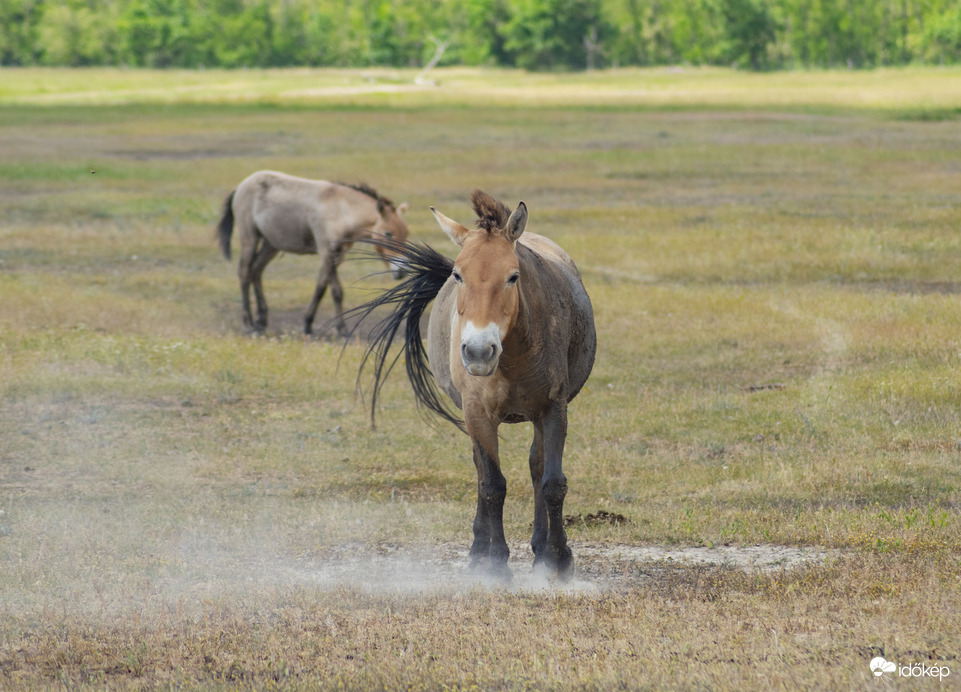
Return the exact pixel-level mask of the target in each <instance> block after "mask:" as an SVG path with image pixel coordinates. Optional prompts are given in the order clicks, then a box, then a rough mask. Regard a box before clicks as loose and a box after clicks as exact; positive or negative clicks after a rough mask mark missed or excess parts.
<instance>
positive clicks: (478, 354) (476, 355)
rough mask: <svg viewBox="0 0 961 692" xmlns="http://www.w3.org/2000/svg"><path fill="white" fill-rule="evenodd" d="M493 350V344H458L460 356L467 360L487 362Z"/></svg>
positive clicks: (491, 356)
mask: <svg viewBox="0 0 961 692" xmlns="http://www.w3.org/2000/svg"><path fill="white" fill-rule="evenodd" d="M495 350H496V349H495V348H494V344H485V345H480V346H478V345H473V344H461V345H460V354H461V357H462V358H463V359H464V360H465V361H468V362H481V363H489V362H490V361H491V359H492V358H493V357H494V353H495Z"/></svg>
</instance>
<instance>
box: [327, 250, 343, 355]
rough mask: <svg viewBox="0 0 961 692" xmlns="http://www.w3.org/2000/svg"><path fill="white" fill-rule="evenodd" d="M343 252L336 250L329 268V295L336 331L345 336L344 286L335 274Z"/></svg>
mask: <svg viewBox="0 0 961 692" xmlns="http://www.w3.org/2000/svg"><path fill="white" fill-rule="evenodd" d="M343 255H344V253H343V252H342V251H340V250H338V251H337V254H336V256H335V257H334V261H333V266H332V267H331V270H330V282H329V283H330V297H331V298H333V300H334V310H336V312H337V333H338V334H340V335H341V336H347V323H346V322H344V288H343V286H341V285H340V278H339V277H338V276H337V267H338V266H339V265H340V261H341V259H343Z"/></svg>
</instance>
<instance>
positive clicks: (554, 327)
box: [352, 190, 597, 579]
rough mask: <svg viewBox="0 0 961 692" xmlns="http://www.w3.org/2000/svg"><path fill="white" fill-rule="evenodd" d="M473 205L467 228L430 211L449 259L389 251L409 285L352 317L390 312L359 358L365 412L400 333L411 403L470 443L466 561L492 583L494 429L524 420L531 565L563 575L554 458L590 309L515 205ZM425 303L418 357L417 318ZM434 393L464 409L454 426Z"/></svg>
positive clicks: (481, 196) (497, 549) (591, 341)
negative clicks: (447, 242) (470, 538)
mask: <svg viewBox="0 0 961 692" xmlns="http://www.w3.org/2000/svg"><path fill="white" fill-rule="evenodd" d="M471 201H472V202H473V206H474V211H475V212H476V213H477V217H478V218H477V228H476V229H468V228H465V227H464V226H462V225H460V224H459V223H457V222H456V221H453V220H452V219H449V218H447V217H446V216H444V215H443V214H441V213H440V212H439V211H437V210H436V209H434V208H433V207H432V208H431V211H433V213H434V216H435V217H436V219H437V222H438V223H439V224H440V227H441V228H442V229H443V230H444V231H445V232H446V233H447V235H448V236H450V238H451V239H452V240H453V241H454V242H455V243H457V245H459V246H460V253H459V254H458V255H457V258H456V260H453V261H452V260H450V259H448V258H447V257H444V256H443V255H440V254H439V253H437V252H436V251H434V250H432V249H431V248H429V247H427V246H425V245H413V244H404V245H394V249H396V250H397V252H398V253H399V254H403V255H404V257H405V261H406V263H407V268H408V272H409V278H407V279H406V280H405V281H403V282H402V283H401V284H399V285H398V286H395V287H394V288H392V289H389V290H388V291H385V292H384V293H383V294H381V295H380V296H379V297H377V298H374V299H373V300H372V301H370V302H369V303H366V304H365V305H362V306H360V307H357V308H354V310H353V311H352V312H355V313H357V314H359V315H360V320H359V321H358V323H357V324H358V325H359V324H360V322H361V321H363V319H365V318H366V317H367V316H369V315H371V314H372V313H373V312H374V311H375V310H378V309H379V308H381V307H384V306H391V307H392V310H391V312H390V314H388V315H387V317H385V318H383V319H382V320H381V321H380V322H378V323H377V324H376V325H374V327H373V328H372V329H371V331H370V334H371V337H370V341H369V342H368V348H367V352H366V354H365V357H364V360H363V363H366V362H367V361H368V359H369V358H373V360H374V387H373V395H372V397H371V413H372V415H373V410H374V408H375V406H376V402H377V394H378V391H379V390H380V387H381V385H382V384H383V378H384V377H386V375H387V373H388V372H389V371H390V369H391V366H392V364H393V363H396V362H397V359H398V358H399V356H398V357H397V358H395V359H394V360H392V361H391V360H390V359H389V358H388V351H389V349H390V345H391V343H392V342H393V341H394V336H395V335H396V334H397V332H398V330H400V328H401V327H402V326H403V327H404V329H405V332H404V346H403V348H404V355H405V356H406V358H405V359H404V362H405V367H406V370H407V377H408V379H409V381H410V383H411V386H412V387H413V389H414V393H415V395H416V396H417V400H418V402H420V403H421V404H423V405H424V406H425V407H427V408H428V409H429V410H431V411H433V412H435V413H437V414H439V415H440V416H442V417H443V418H445V419H446V420H449V421H450V422H452V423H454V424H456V425H458V426H459V427H461V428H462V429H463V430H465V431H466V432H467V434H468V435H470V438H471V444H472V447H473V460H474V466H475V468H476V470H477V491H478V492H477V512H476V514H475V516H474V526H473V528H474V542H473V544H472V545H471V549H470V556H471V565H472V567H476V566H479V565H482V564H485V563H486V564H487V566H488V568H489V569H490V571H491V572H492V573H493V574H494V575H495V576H497V577H499V578H509V577H510V570H509V569H508V567H507V559H508V556H509V555H510V550H509V548H508V546H507V541H506V539H505V537H504V523H503V512H504V498H505V497H506V494H507V480H506V479H505V477H504V474H503V473H502V472H501V466H500V456H499V452H498V435H497V429H498V426H499V425H500V424H501V423H521V422H528V421H529V422H530V423H532V424H533V428H534V438H533V441H532V443H531V447H530V459H529V461H530V472H531V481H532V483H533V487H534V530H533V534H532V536H531V548H532V549H533V552H534V564H535V566H537V567H539V568H540V569H544V570H545V571H546V572H547V573H548V574H549V575H554V576H557V577H558V578H560V579H567V578H569V577H570V575H571V574H572V571H573V558H572V556H571V550H570V548H569V547H568V545H567V535H566V533H565V530H564V515H563V508H564V497H565V495H566V494H567V478H566V477H565V476H564V473H563V470H562V457H563V453H564V442H565V439H566V436H567V405H568V403H569V402H570V401H571V400H572V399H573V398H574V397H575V396H576V395H577V393H578V392H579V391H580V390H581V388H582V387H583V386H584V383H585V382H586V381H587V378H588V376H589V375H590V372H591V369H592V367H593V365H594V354H595V352H596V350H597V338H596V334H595V330H594V313H593V309H592V307H591V301H590V298H589V297H588V295H587V291H585V290H584V285H583V284H582V283H581V278H580V275H579V274H578V272H577V268H576V267H575V266H574V262H573V261H572V260H571V258H570V257H568V255H567V253H565V252H564V251H563V250H562V249H561V248H560V247H559V246H558V245H557V244H556V243H554V242H553V241H551V240H548V239H547V238H545V237H543V236H540V235H536V234H534V233H530V232H525V227H526V226H527V220H528V212H527V206H526V205H525V204H524V203H523V202H521V203H520V204H518V206H517V208H516V209H514V210H513V211H511V210H510V209H509V208H508V207H507V206H506V205H504V204H503V203H501V202H499V201H497V200H496V199H494V198H493V197H491V196H490V195H487V194H486V193H484V192H481V191H479V190H475V191H474V193H473V195H472V197H471ZM431 303H433V309H432V310H431V313H430V320H429V322H428V325H427V348H426V352H425V349H424V345H423V339H422V338H421V332H420V319H421V317H422V316H423V315H424V314H425V312H426V309H427V307H428V305H430V304H431ZM354 328H355V329H356V328H357V327H356V326H355V327H354ZM363 367H364V364H362V365H361V370H363ZM358 377H359V374H358ZM441 392H443V394H446V395H447V396H448V397H449V398H450V400H451V401H452V402H453V404H454V405H455V406H456V407H457V408H460V409H461V410H462V411H463V414H464V415H463V420H460V419H459V418H458V417H457V415H456V413H455V412H454V411H452V410H451V408H450V407H449V406H448V405H447V403H446V402H445V401H444V399H443V394H441Z"/></svg>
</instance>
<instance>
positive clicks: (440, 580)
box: [195, 542, 830, 595]
mask: <svg viewBox="0 0 961 692" xmlns="http://www.w3.org/2000/svg"><path fill="white" fill-rule="evenodd" d="M571 548H572V550H573V551H574V561H575V565H576V572H575V576H574V578H573V579H572V580H570V582H568V583H566V584H561V583H558V582H556V581H555V580H554V579H552V578H551V577H550V576H549V575H546V574H543V573H541V572H540V571H539V570H535V569H534V568H533V566H532V557H531V552H530V548H529V547H528V546H527V545H526V544H514V545H512V546H511V558H510V561H509V566H510V568H511V571H512V572H513V579H512V580H511V581H510V582H509V583H505V582H503V581H500V580H495V579H492V578H490V577H489V576H488V575H487V574H486V573H485V572H484V571H483V570H477V571H472V570H471V569H470V568H469V556H468V549H467V547H466V546H454V545H449V544H440V545H437V546H414V547H410V546H399V545H394V544H382V545H378V546H373V547H372V546H370V545H350V544H346V545H343V546H338V547H328V548H326V549H325V550H324V555H323V556H322V557H312V558H311V559H309V560H304V561H299V562H295V563H284V564H276V563H275V564H261V565H259V566H258V565H250V564H247V565H244V566H243V567H242V572H243V573H244V574H245V575H246V576H245V579H246V580H247V581H248V582H250V581H253V582H260V583H262V584H263V583H265V582H267V583H274V584H276V583H279V582H285V583H287V584H289V585H298V584H299V585H303V586H310V587H314V588H321V589H323V590H328V589H330V590H333V589H339V588H344V587H348V588H352V589H356V590H358V591H361V592H366V593H382V594H407V595H428V594H433V593H466V592H470V591H474V590H498V589H505V590H508V591H512V592H543V591H547V592H550V591H557V592H564V593H579V594H591V593H597V594H601V593H604V592H608V591H611V590H614V591H621V590H626V589H632V588H636V587H639V586H644V585H651V584H652V583H653V582H656V581H657V579H658V578H659V575H661V574H664V573H665V572H666V571H667V570H676V569H703V568H711V569H721V570H737V571H741V572H746V573H754V572H772V571H777V570H791V569H796V568H799V567H804V566H809V565H817V564H820V563H823V562H824V561H825V560H827V559H828V558H829V557H830V553H829V551H826V550H822V549H818V548H800V547H791V546H776V545H753V546H720V547H714V548H709V547H685V548H665V547H663V546H634V545H618V544H601V543H579V542H572V543H571ZM223 567H224V566H223V565H219V566H215V565H207V566H206V568H205V569H204V570H203V573H205V574H218V573H219V574H221V575H222V574H223V573H224V572H223ZM238 567H240V566H239V565H238ZM211 568H213V569H211ZM225 586H226V585H225ZM195 587H196V588H198V589H200V590H202V591H209V590H210V589H211V587H215V585H214V584H212V583H210V582H204V583H199V582H198V583H197V584H195Z"/></svg>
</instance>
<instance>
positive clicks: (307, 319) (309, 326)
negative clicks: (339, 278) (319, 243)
mask: <svg viewBox="0 0 961 692" xmlns="http://www.w3.org/2000/svg"><path fill="white" fill-rule="evenodd" d="M318 254H320V255H321V260H320V273H319V274H318V275H317V288H315V289H314V297H313V298H311V299H310V305H308V306H307V314H306V315H304V334H311V333H313V331H314V316H315V315H316V314H317V306H318V305H320V301H321V299H323V297H324V293H325V292H326V291H327V284H328V283H329V282H330V275H331V273H332V272H333V267H334V264H333V257H332V256H331V254H330V253H329V252H326V251H324V250H319V251H318Z"/></svg>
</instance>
